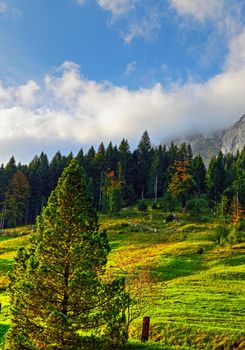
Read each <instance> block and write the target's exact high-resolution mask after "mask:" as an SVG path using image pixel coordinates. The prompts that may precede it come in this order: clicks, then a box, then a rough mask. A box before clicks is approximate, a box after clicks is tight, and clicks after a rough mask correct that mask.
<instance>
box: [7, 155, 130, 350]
mask: <svg viewBox="0 0 245 350" xmlns="http://www.w3.org/2000/svg"><path fill="white" fill-rule="evenodd" d="M108 252H109V245H108V240H107V236H106V234H105V232H100V231H99V226H98V219H97V215H96V212H95V210H94V209H93V207H92V203H91V199H90V196H89V194H88V192H87V185H86V180H85V176H84V173H83V171H82V170H81V168H80V167H79V165H78V163H77V161H75V160H74V161H72V162H71V163H70V165H69V167H68V168H67V169H65V171H64V173H63V175H62V176H61V178H60V180H59V182H58V186H57V188H56V189H55V190H54V191H53V192H52V194H51V196H50V198H49V201H48V205H47V207H46V208H44V209H43V212H42V214H41V216H40V217H39V219H38V228H37V232H36V233H35V234H34V236H33V238H32V244H31V246H30V247H29V248H21V249H20V250H19V251H18V254H17V257H16V264H15V266H14V271H13V275H12V276H11V284H10V298H11V304H12V309H11V310H12V311H11V312H12V323H11V328H10V330H9V331H8V333H7V336H6V342H5V346H4V349H5V350H17V349H18V350H23V349H31V350H39V349H47V350H53V349H57V350H58V349H62V350H74V349H86V350H88V349H91V350H92V349H100V348H101V347H102V343H103V346H104V348H105V349H109V348H115V349H120V348H121V346H123V345H124V344H125V342H126V340H127V331H126V323H125V317H124V309H125V307H126V305H127V300H128V298H127V294H126V293H125V291H124V288H125V286H124V280H123V279H117V280H112V281H106V280H105V279H102V276H103V273H104V271H105V266H106V262H107V255H108ZM93 329H96V330H97V334H101V337H100V339H96V338H95V337H93V335H92V334H93ZM81 331H85V333H86V332H87V333H88V331H89V332H90V334H91V331H92V334H91V336H90V337H88V336H85V335H83V333H81ZM99 340H100V341H101V342H102V343H98V341H99Z"/></svg>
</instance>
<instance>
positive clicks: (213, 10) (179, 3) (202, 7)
mask: <svg viewBox="0 0 245 350" xmlns="http://www.w3.org/2000/svg"><path fill="white" fill-rule="evenodd" d="M223 3H224V1H223V0H205V1H203V0H171V4H172V6H173V7H174V8H175V9H176V11H177V12H178V13H179V14H180V15H188V16H193V17H194V18H196V19H197V20H199V21H204V20H206V19H207V18H209V17H216V15H217V13H218V12H220V11H222V9H223V5H224V4H223Z"/></svg>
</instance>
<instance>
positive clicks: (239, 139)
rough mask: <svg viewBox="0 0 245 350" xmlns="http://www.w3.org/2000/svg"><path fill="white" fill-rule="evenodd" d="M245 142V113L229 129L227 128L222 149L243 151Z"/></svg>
mask: <svg viewBox="0 0 245 350" xmlns="http://www.w3.org/2000/svg"><path fill="white" fill-rule="evenodd" d="M244 143H245V114H244V115H243V116H242V117H241V118H240V119H239V120H238V121H237V122H236V123H235V124H234V125H233V126H232V127H231V128H229V129H228V130H226V132H225V134H224V136H223V140H222V146H221V151H222V152H223V153H224V154H226V153H233V154H235V153H236V152H237V151H238V150H239V151H241V150H242V149H243V147H244Z"/></svg>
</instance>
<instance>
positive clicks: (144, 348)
mask: <svg viewBox="0 0 245 350" xmlns="http://www.w3.org/2000/svg"><path fill="white" fill-rule="evenodd" d="M126 349H127V350H163V346H162V345H159V344H153V343H140V342H135V343H130V344H128V345H127V347H126Z"/></svg>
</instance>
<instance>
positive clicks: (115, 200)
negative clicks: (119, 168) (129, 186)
mask: <svg viewBox="0 0 245 350" xmlns="http://www.w3.org/2000/svg"><path fill="white" fill-rule="evenodd" d="M122 202H123V200H122V180H121V179H120V178H118V177H117V176H116V175H115V172H114V170H108V171H107V173H106V176H105V179H104V186H103V198H102V207H103V210H104V211H109V212H110V213H112V214H114V215H117V214H118V213H119V211H120V209H121V207H122Z"/></svg>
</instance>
